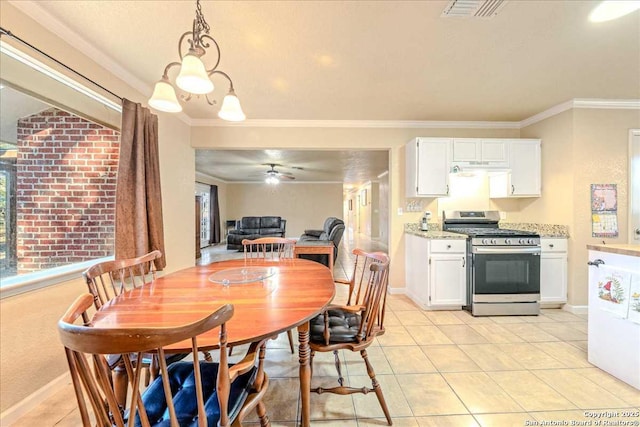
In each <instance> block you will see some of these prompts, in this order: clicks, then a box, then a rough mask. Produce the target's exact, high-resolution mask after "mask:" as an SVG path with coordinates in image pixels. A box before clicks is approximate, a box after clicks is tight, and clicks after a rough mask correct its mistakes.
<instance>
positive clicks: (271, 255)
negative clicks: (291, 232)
mask: <svg viewBox="0 0 640 427" xmlns="http://www.w3.org/2000/svg"><path fill="white" fill-rule="evenodd" d="M295 246H296V241H295V240H292V239H286V238H284V237H260V238H258V239H253V240H249V239H244V240H243V241H242V248H243V250H244V258H245V259H252V258H265V259H274V260H277V259H291V258H293V257H294V254H293V250H294V248H295Z"/></svg>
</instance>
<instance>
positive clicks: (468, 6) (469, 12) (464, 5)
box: [441, 0, 507, 18]
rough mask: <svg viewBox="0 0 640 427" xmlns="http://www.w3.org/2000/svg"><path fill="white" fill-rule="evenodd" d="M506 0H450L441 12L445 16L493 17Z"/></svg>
mask: <svg viewBox="0 0 640 427" xmlns="http://www.w3.org/2000/svg"><path fill="white" fill-rule="evenodd" d="M506 3H507V0H451V1H450V2H449V3H448V4H447V6H446V7H445V8H444V11H443V12H442V15H441V16H443V17H446V18H493V17H494V16H496V15H497V14H498V12H499V11H500V9H502V8H503V7H504V5H505V4H506Z"/></svg>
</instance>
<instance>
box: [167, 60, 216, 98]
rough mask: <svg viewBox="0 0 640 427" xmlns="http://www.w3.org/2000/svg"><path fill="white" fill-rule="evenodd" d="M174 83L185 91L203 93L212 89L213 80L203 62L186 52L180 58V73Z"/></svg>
mask: <svg viewBox="0 0 640 427" xmlns="http://www.w3.org/2000/svg"><path fill="white" fill-rule="evenodd" d="M176 84H177V85H178V87H179V88H180V89H182V90H184V91H185V92H189V93H194V94H196V95H204V94H206V93H210V92H212V91H213V82H212V81H211V79H210V78H209V75H208V74H207V70H206V69H205V67H204V64H203V63H202V61H201V60H200V58H198V57H197V56H196V55H194V54H192V53H188V54H186V55H185V56H184V58H182V66H181V67H180V74H178V77H176Z"/></svg>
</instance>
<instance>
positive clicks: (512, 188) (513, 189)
mask: <svg viewBox="0 0 640 427" xmlns="http://www.w3.org/2000/svg"><path fill="white" fill-rule="evenodd" d="M515 192H516V187H514V186H513V185H511V194H513V193H515Z"/></svg>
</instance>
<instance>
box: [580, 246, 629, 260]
mask: <svg viewBox="0 0 640 427" xmlns="http://www.w3.org/2000/svg"><path fill="white" fill-rule="evenodd" d="M587 249H589V250H592V251H600V252H609V253H612V254H618V255H628V256H634V257H640V245H601V244H595V245H587Z"/></svg>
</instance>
